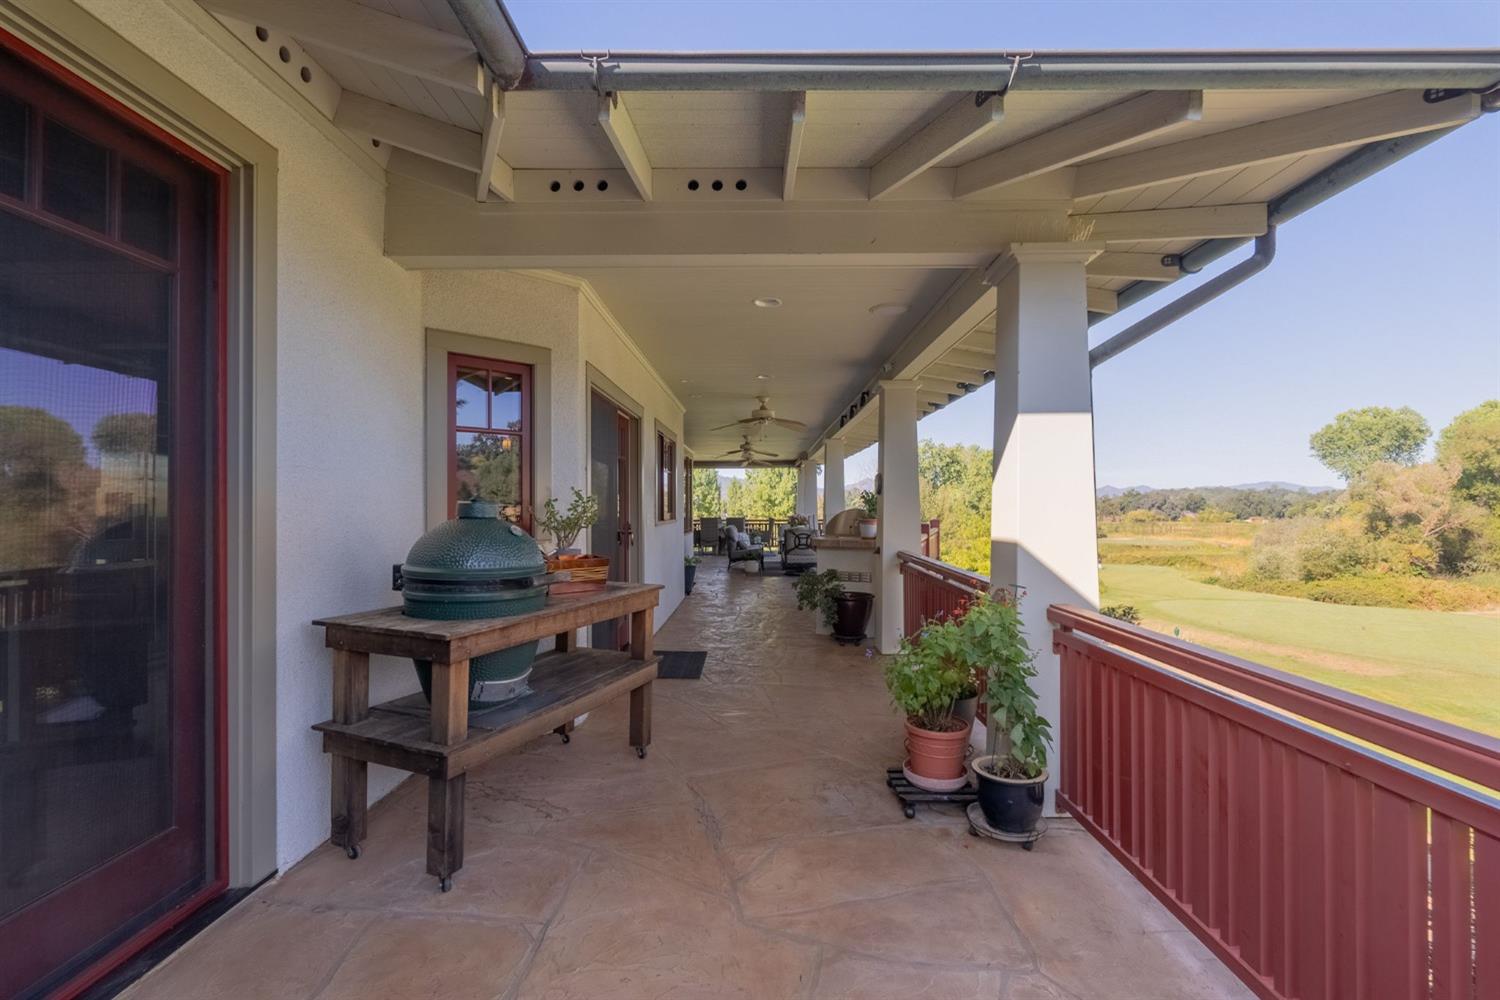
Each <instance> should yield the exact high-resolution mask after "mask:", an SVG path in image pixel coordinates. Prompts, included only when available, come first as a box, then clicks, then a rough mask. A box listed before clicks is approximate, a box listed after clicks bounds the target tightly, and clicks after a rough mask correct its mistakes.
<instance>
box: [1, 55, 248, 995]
mask: <svg viewBox="0 0 1500 1000" xmlns="http://www.w3.org/2000/svg"><path fill="white" fill-rule="evenodd" d="M0 51H4V52H8V53H11V54H12V55H14V56H15V57H17V58H18V59H20V60H21V61H22V62H23V63H25V64H27V66H28V67H29V68H31V69H34V70H36V71H37V72H39V73H40V74H42V75H43V76H46V77H49V78H51V79H52V80H53V81H54V82H55V83H57V84H58V85H59V86H61V87H62V88H63V89H65V90H67V91H70V92H72V93H73V94H75V95H77V96H78V97H80V98H82V99H83V100H84V101H86V102H88V103H90V104H92V105H94V106H95V108H96V109H97V110H98V111H101V112H103V113H104V114H105V115H107V116H110V117H112V118H114V119H116V120H117V121H116V123H115V124H116V127H117V129H118V127H119V126H120V125H123V126H124V128H125V129H126V130H130V129H133V130H135V131H137V132H139V133H141V134H143V135H144V136H145V137H146V138H147V139H149V140H154V141H155V142H157V143H160V144H161V145H164V146H166V147H168V148H169V149H171V150H172V151H173V152H175V153H177V154H179V155H181V156H182V157H184V158H185V159H187V160H189V161H190V162H192V163H193V164H195V165H196V166H198V167H200V168H202V169H203V170H205V171H206V172H207V173H208V174H209V175H210V184H211V187H212V188H213V189H216V190H211V192H210V194H211V197H212V200H213V202H214V208H215V211H216V213H217V215H216V218H215V220H214V227H213V228H214V229H215V230H216V231H215V232H211V233H210V234H209V238H210V239H211V240H213V242H214V245H215V250H216V252H217V255H218V259H217V260H216V261H215V265H216V266H215V269H214V271H213V272H212V273H211V275H209V276H210V278H211V282H212V287H211V288H210V289H209V293H210V295H212V297H213V299H214V301H213V311H212V313H211V316H212V320H211V326H212V327H213V328H212V329H210V330H209V331H208V333H209V337H210V345H208V346H211V347H212V348H213V350H214V351H215V363H214V368H213V370H212V371H211V372H210V373H209V375H210V377H211V378H212V379H213V380H214V390H215V398H214V399H213V406H214V411H215V418H216V419H215V428H214V444H215V447H214V449H213V456H212V477H213V480H212V481H213V486H214V490H215V496H214V497H213V498H212V500H211V502H210V503H209V505H208V509H207V512H206V513H207V517H208V519H209V520H210V521H211V523H210V524H209V525H208V533H209V535H210V537H211V538H212V540H213V547H212V553H211V555H212V559H211V565H210V566H209V567H208V575H209V581H208V589H209V592H210V602H211V605H212V606H211V607H210V608H209V614H208V629H209V639H210V642H211V650H212V655H213V661H214V663H213V669H212V672H211V677H210V678H209V679H210V680H211V682H212V684H213V699H212V704H211V705H210V708H209V711H210V712H211V718H212V721H213V726H214V734H213V746H212V750H213V757H214V760H213V763H212V769H213V781H214V811H213V812H214V841H213V849H214V855H215V857H214V860H213V865H212V866H211V869H210V877H209V881H208V884H206V885H205V886H204V887H203V888H202V889H201V890H199V891H198V892H197V893H195V894H194V895H192V896H191V897H189V898H188V899H185V900H183V901H181V902H180V903H178V904H177V905H176V906H174V907H173V908H172V909H171V910H169V911H167V912H166V913H163V914H161V915H160V916H159V917H158V918H157V919H156V920H154V921H153V922H151V923H150V924H148V925H147V926H145V927H143V928H141V929H140V930H139V931H137V932H136V933H135V934H133V935H132V936H131V937H129V938H127V939H126V940H124V941H122V942H120V943H119V944H117V945H116V946H115V947H114V948H112V949H111V950H110V951H108V952H106V953H105V954H103V955H101V956H99V958H97V959H96V960H95V961H94V962H93V963H92V964H90V965H88V966H86V967H85V968H83V969H81V970H79V972H78V973H77V975H75V976H74V977H73V978H72V979H70V980H69V981H68V982H66V983H64V984H63V985H61V986H59V987H57V989H56V992H55V994H54V996H55V997H57V998H59V1000H71V998H73V997H77V996H78V995H79V994H81V993H83V992H84V991H85V990H87V989H88V988H89V987H91V986H93V985H94V984H96V983H98V982H99V981H100V980H101V979H103V978H104V977H105V976H106V975H108V974H109V973H110V972H111V971H113V970H114V969H115V968H117V967H119V966H120V965H122V964H124V962H126V961H127V960H128V959H130V958H131V957H132V956H134V955H136V954H137V953H139V952H140V951H142V950H144V949H145V948H146V947H148V946H149V945H150V944H152V942H154V941H156V940H157V939H158V938H160V937H161V936H163V935H164V934H166V933H167V932H168V931H169V930H171V929H172V928H174V927H176V926H177V925H179V924H180V923H182V922H183V921H184V920H186V919H187V918H188V917H190V916H192V915H193V914H194V913H195V912H197V911H198V910H200V909H202V908H203V907H204V906H206V905H207V904H208V903H210V902H212V901H213V900H215V899H217V898H218V897H219V896H221V895H223V893H224V891H225V890H226V889H227V888H228V887H229V760H228V754H229V738H228V733H229V707H228V697H227V692H228V682H229V675H228V657H229V640H228V625H227V609H228V598H227V594H228V582H227V580H228V578H227V573H228V570H227V566H226V562H227V558H228V542H227V538H228V534H227V525H228V510H227V496H228V490H227V482H228V466H227V459H226V452H227V449H228V428H227V422H228V421H227V417H228V410H227V407H226V400H227V399H228V381H229V375H228V356H229V355H228V346H229V345H228V330H229V304H228V302H229V299H228V292H229V171H228V170H226V169H225V168H224V167H223V165H221V164H220V163H218V162H217V161H215V160H213V159H212V158H211V157H209V156H208V155H207V154H205V153H203V152H202V151H200V150H198V149H197V148H195V147H193V146H190V145H188V144H187V143H186V142H184V141H183V140H182V139H180V138H178V137H177V136H175V135H173V134H172V133H170V132H168V131H167V130H165V129H163V128H162V127H161V126H159V125H157V124H156V123H155V122H153V121H151V120H150V119H148V118H146V117H144V116H143V115H141V114H140V113H138V112H137V111H135V110H134V109H132V108H130V107H129V106H127V105H126V104H125V103H124V102H122V101H120V100H119V99H118V98H116V97H114V96H112V95H111V94H108V93H106V92H105V91H103V90H101V89H99V88H98V87H97V86H95V85H94V84H93V83H91V82H90V81H88V80H86V79H84V78H83V77H81V76H79V75H78V74H77V73H75V72H73V71H72V70H70V69H68V68H67V67H66V66H63V65H62V64H60V63H58V62H56V61H55V60H53V59H52V58H50V57H49V56H47V55H45V54H44V53H42V52H41V51H40V50H38V49H37V48H35V47H34V46H32V45H29V44H27V43H26V42H25V41H23V40H21V39H20V38H18V37H16V36H15V35H13V34H11V33H10V32H8V31H5V30H3V29H0ZM120 138H121V139H122V142H121V143H120V144H119V146H118V147H117V148H119V149H129V150H131V151H132V152H136V151H138V150H142V149H144V150H145V152H144V153H143V154H142V158H144V159H147V160H148V162H149V160H150V159H153V158H154V157H158V156H160V152H159V151H156V150H152V149H150V148H149V146H143V145H142V144H141V142H140V139H139V137H138V136H132V135H130V134H129V132H128V131H124V132H123V134H122V135H121V137H120ZM153 154H154V155H153ZM26 193H27V195H28V196H29V195H31V193H32V192H31V191H30V190H28V191H27V192H26ZM7 200H9V199H7ZM28 215H29V217H32V218H35V219H36V221H38V222H43V223H45V224H56V225H58V226H59V228H63V229H65V231H68V232H70V233H72V234H73V235H76V236H80V237H83V238H86V239H89V238H92V239H98V238H100V234H98V233H95V232H94V231H93V230H90V229H87V228H86V227H82V226H76V227H75V226H73V224H71V223H66V220H61V219H58V218H57V217H56V216H52V215H50V214H43V215H30V213H28ZM75 229H76V230H77V231H76V232H75V231H74V230H75ZM110 249H112V250H114V251H116V252H126V253H129V252H131V251H133V255H134V256H136V257H137V258H138V259H139V260H140V261H141V262H142V263H151V264H153V265H154V266H157V267H161V266H162V264H163V263H164V262H162V261H160V260H159V259H158V258H155V257H154V256H153V255H151V254H149V253H146V252H144V251H140V250H137V249H135V248H130V247H129V246H128V245H115V244H114V243H113V242H111V245H110Z"/></svg>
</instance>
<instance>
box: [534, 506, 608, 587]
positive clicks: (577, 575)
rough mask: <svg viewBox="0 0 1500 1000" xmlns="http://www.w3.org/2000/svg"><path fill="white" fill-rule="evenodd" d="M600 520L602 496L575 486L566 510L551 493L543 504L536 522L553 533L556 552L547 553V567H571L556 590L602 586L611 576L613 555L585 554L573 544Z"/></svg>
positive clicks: (554, 550) (560, 570) (548, 569)
mask: <svg viewBox="0 0 1500 1000" xmlns="http://www.w3.org/2000/svg"><path fill="white" fill-rule="evenodd" d="M598 520H599V498H598V497H596V496H593V495H592V494H588V493H584V492H583V491H582V490H580V489H578V488H577V487H574V488H573V499H572V501H571V502H570V503H569V504H568V509H567V510H566V511H564V510H562V509H561V508H560V507H559V506H558V503H557V498H556V497H549V498H548V500H547V502H546V504H544V505H543V507H542V513H541V515H540V516H538V517H537V519H536V522H537V524H538V525H540V526H541V528H542V530H543V531H545V532H546V533H547V534H549V535H551V536H552V541H553V544H554V545H555V546H556V547H555V548H554V549H553V552H552V555H550V556H548V557H547V571H548V572H550V573H557V572H562V571H567V573H568V574H569V579H567V580H564V581H560V582H558V583H554V584H553V585H552V588H551V592H552V593H554V594H575V593H581V592H585V591H589V590H602V589H603V588H604V585H605V583H607V582H608V580H609V557H608V556H595V555H581V554H579V552H578V550H577V549H575V548H574V547H573V545H574V543H575V542H577V541H578V536H579V535H580V534H582V533H583V532H584V531H586V530H587V529H589V528H592V527H593V526H594V523H595V522H596V521H598Z"/></svg>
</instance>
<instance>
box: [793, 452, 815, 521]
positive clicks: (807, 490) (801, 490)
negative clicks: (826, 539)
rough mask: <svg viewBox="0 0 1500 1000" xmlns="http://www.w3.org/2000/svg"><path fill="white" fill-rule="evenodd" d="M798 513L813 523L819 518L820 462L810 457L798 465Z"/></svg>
mask: <svg viewBox="0 0 1500 1000" xmlns="http://www.w3.org/2000/svg"><path fill="white" fill-rule="evenodd" d="M797 513H799V514H802V515H803V516H805V517H806V518H807V520H808V523H809V524H811V523H813V522H815V521H816V520H817V519H818V462H817V460H816V459H812V458H809V459H808V460H807V461H805V462H802V463H801V464H799V465H798V466H797Z"/></svg>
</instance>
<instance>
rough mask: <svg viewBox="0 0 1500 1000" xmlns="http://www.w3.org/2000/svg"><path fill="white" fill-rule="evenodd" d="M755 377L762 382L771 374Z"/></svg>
mask: <svg viewBox="0 0 1500 1000" xmlns="http://www.w3.org/2000/svg"><path fill="white" fill-rule="evenodd" d="M755 377H756V378H757V379H758V380H759V381H761V382H764V381H765V380H766V379H768V378H770V377H771V376H769V375H757V376H755Z"/></svg>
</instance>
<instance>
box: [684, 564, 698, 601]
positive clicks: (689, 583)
mask: <svg viewBox="0 0 1500 1000" xmlns="http://www.w3.org/2000/svg"><path fill="white" fill-rule="evenodd" d="M697 575H698V567H697V566H694V565H693V564H692V563H683V564H682V592H683V593H684V594H691V593H692V592H693V577H695V576H697Z"/></svg>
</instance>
